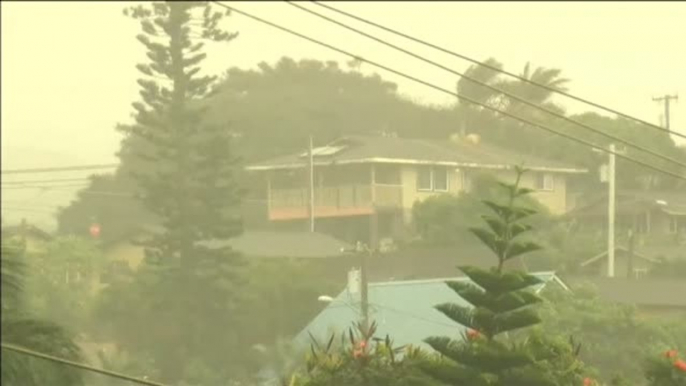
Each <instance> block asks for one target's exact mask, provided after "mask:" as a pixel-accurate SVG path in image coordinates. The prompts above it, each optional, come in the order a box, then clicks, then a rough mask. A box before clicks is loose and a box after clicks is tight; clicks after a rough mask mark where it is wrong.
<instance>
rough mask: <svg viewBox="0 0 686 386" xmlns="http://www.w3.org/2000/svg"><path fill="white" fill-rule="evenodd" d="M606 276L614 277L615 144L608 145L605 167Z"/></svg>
mask: <svg viewBox="0 0 686 386" xmlns="http://www.w3.org/2000/svg"><path fill="white" fill-rule="evenodd" d="M607 186H608V192H607V193H608V194H607V195H608V202H607V276H608V277H615V144H614V143H612V144H610V160H609V162H608V167H607Z"/></svg>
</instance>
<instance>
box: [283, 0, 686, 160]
mask: <svg viewBox="0 0 686 386" xmlns="http://www.w3.org/2000/svg"><path fill="white" fill-rule="evenodd" d="M286 3H288V4H289V5H291V6H293V7H295V8H297V9H299V10H301V11H303V12H307V13H309V14H311V15H313V16H316V17H319V18H321V19H324V20H326V21H328V22H330V23H333V24H336V25H338V26H340V27H342V28H345V29H347V30H349V31H352V32H355V33H357V34H359V35H362V36H364V37H366V38H369V39H371V40H374V41H376V42H377V43H381V44H383V45H385V46H387V47H391V48H393V49H395V50H397V51H400V52H402V53H404V54H406V55H409V56H411V57H413V58H415V59H419V60H421V61H423V62H425V63H428V64H431V65H432V66H434V67H438V68H440V69H442V70H444V71H447V72H450V73H451V74H454V75H457V76H460V77H462V78H464V79H467V80H469V81H471V82H473V83H476V84H478V85H480V86H482V87H486V88H487V89H489V90H492V91H495V92H498V93H501V94H503V95H505V96H507V97H509V98H511V99H513V100H515V101H518V102H520V103H523V104H525V105H527V106H529V107H533V108H535V109H538V110H541V111H543V112H546V113H548V114H550V115H552V116H554V117H556V118H559V119H562V120H565V121H567V122H569V123H572V124H574V125H577V126H579V127H582V128H584V129H586V130H589V131H591V132H593V133H596V134H598V135H601V136H603V137H605V138H608V139H611V140H613V141H616V142H619V143H622V144H624V145H627V146H631V147H633V148H636V149H638V150H641V151H643V152H645V153H648V154H650V155H653V156H655V157H658V158H660V159H662V160H665V161H668V162H672V163H674V164H676V165H679V166H682V167H685V168H686V163H684V162H681V161H679V160H676V159H674V158H671V157H668V156H665V155H662V154H660V153H658V152H656V151H654V150H650V149H648V148H645V147H643V146H640V145H635V144H633V143H631V142H630V141H627V140H625V139H622V138H620V137H617V136H614V135H612V134H608V133H606V132H604V131H602V130H598V129H596V128H594V127H592V126H589V125H587V124H585V123H582V122H579V121H577V120H575V119H572V118H570V117H567V116H565V115H564V114H560V113H558V112H555V111H553V110H550V109H548V108H545V107H543V106H540V105H538V104H536V103H533V102H531V101H529V100H527V99H524V98H522V97H519V96H517V95H514V94H512V93H510V92H508V91H505V90H503V89H501V88H498V87H494V86H492V85H490V84H488V83H486V82H482V81H480V80H478V79H476V78H474V77H471V76H469V75H465V74H463V73H460V72H457V71H455V70H453V69H451V68H449V67H446V66H444V65H442V64H440V63H437V62H435V61H433V60H431V59H427V58H425V57H423V56H421V55H419V54H416V53H414V52H412V51H409V50H406V49H404V48H402V47H400V46H397V45H395V44H393V43H389V42H387V41H385V40H383V39H380V38H378V37H376V36H374V35H370V34H368V33H366V32H364V31H361V30H359V29H357V28H354V27H351V26H349V25H347V24H345V23H342V22H339V21H338V20H335V19H332V18H330V17H328V16H325V15H322V14H321V13H318V12H315V11H312V10H310V9H307V8H305V7H303V6H301V5H298V4H296V3H293V2H291V1H289V0H286Z"/></svg>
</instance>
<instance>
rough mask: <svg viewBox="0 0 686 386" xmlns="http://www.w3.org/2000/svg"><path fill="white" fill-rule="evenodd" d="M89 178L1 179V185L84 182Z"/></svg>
mask: <svg viewBox="0 0 686 386" xmlns="http://www.w3.org/2000/svg"><path fill="white" fill-rule="evenodd" d="M88 180H89V178H88V177H86V178H58V179H54V180H22V181H2V184H3V185H21V184H36V183H38V184H42V183H53V182H81V181H83V182H86V181H88ZM58 186H59V185H58Z"/></svg>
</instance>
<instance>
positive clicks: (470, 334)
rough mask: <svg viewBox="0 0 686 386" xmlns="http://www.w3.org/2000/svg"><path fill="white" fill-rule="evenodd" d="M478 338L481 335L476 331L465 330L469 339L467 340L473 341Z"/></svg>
mask: <svg viewBox="0 0 686 386" xmlns="http://www.w3.org/2000/svg"><path fill="white" fill-rule="evenodd" d="M480 336H481V333H480V332H479V331H477V330H472V329H469V330H467V338H469V340H474V339H476V338H478V337H480Z"/></svg>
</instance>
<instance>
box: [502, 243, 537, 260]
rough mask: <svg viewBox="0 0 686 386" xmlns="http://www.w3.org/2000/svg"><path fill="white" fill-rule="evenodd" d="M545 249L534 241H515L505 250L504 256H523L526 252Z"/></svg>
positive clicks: (506, 257)
mask: <svg viewBox="0 0 686 386" xmlns="http://www.w3.org/2000/svg"><path fill="white" fill-rule="evenodd" d="M541 249H543V247H541V246H540V245H538V244H536V243H534V242H524V243H517V242H513V243H511V244H510V245H509V247H508V248H507V250H506V251H505V254H504V258H505V259H506V260H509V259H512V258H513V257H517V256H521V255H523V254H526V253H530V252H534V251H538V250H541Z"/></svg>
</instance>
